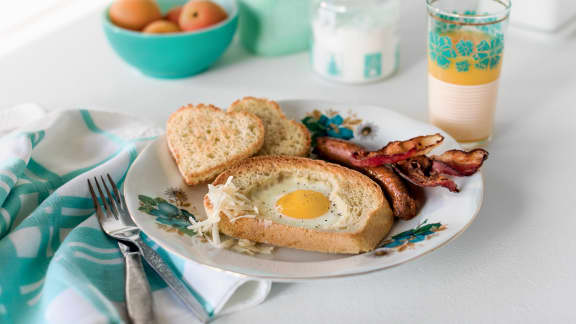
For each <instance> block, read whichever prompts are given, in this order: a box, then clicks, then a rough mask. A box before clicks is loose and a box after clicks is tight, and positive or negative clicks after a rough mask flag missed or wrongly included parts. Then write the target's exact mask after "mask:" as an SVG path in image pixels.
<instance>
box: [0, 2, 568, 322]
mask: <svg viewBox="0 0 576 324" xmlns="http://www.w3.org/2000/svg"><path fill="white" fill-rule="evenodd" d="M405 3H406V2H405ZM403 14H404V16H403V20H402V28H401V32H402V38H403V42H402V47H401V59H402V61H401V68H400V70H399V71H398V73H397V75H396V76H394V77H393V78H391V79H390V80H387V81H385V82H381V83H376V84H371V85H365V86H344V85H337V84H332V83H328V82H325V81H323V80H321V79H319V78H317V77H316V76H315V75H313V74H312V73H311V72H310V67H309V65H308V58H307V55H306V54H298V55H293V56H286V57H278V58H259V57H253V56H249V55H248V54H246V53H245V52H244V51H243V50H242V49H240V48H239V47H237V46H233V47H232V48H230V50H229V51H228V52H227V53H226V55H225V56H224V57H223V58H222V59H221V60H220V61H219V62H218V64H217V65H216V66H215V67H214V68H212V69H211V70H209V71H208V72H206V73H204V74H202V75H199V76H196V77H194V78H190V79H185V80H173V81H165V80H155V79H150V78H146V77H143V76H141V75H139V74H138V73H136V72H134V71H133V70H132V69H130V68H129V67H128V66H127V65H125V64H124V63H123V62H121V61H120V60H119V59H118V58H117V57H116V56H115V55H114V53H113V52H112V51H111V49H110V48H109V47H108V46H107V44H106V40H105V38H104V35H103V33H102V32H101V28H100V21H99V19H100V13H98V12H95V13H92V14H90V15H88V16H86V17H82V18H80V19H78V20H77V21H76V22H74V23H73V24H71V25H68V26H67V27H65V28H63V29H61V30H59V31H57V32H55V33H52V34H51V35H49V36H47V37H44V38H43V39H41V40H37V41H35V42H34V43H32V44H30V45H28V46H26V47H23V48H20V49H19V50H17V51H15V52H13V53H12V54H10V55H8V56H5V57H3V58H0V109H1V108H3V107H8V106H11V105H14V104H19V103H23V102H37V103H40V104H42V105H43V106H44V107H47V108H49V109H66V108H79V107H92V108H94V107H105V109H108V110H115V111H122V112H126V113H131V114H136V115H139V116H141V117H143V118H148V119H152V120H154V121H155V122H157V123H158V124H159V125H161V124H163V123H164V121H165V120H166V118H167V116H168V114H169V113H170V112H172V111H174V110H175V109H177V108H178V107H179V106H180V105H182V104H186V103H198V102H207V103H214V104H217V105H221V106H223V107H226V106H227V105H228V104H229V103H231V102H232V101H233V100H234V99H236V98H239V97H242V96H245V95H254V96H265V97H270V98H273V99H283V98H316V99H329V100H336V101H343V102H348V103H351V104H354V103H359V104H360V103H361V104H375V105H381V106H384V107H388V108H390V109H393V110H396V111H399V112H402V113H404V114H406V115H408V116H411V117H414V118H417V119H422V120H425V119H426V62H425V42H426V41H425V38H426V14H425V11H424V6H423V4H422V3H421V2H410V3H409V4H406V5H405V7H404V13H403ZM575 57H576V39H574V38H572V39H567V40H564V41H554V42H546V41H542V40H536V39H530V38H526V37H525V36H519V34H515V33H513V32H512V33H510V35H509V37H508V39H507V44H506V57H505V59H504V68H503V75H502V79H501V86H500V91H501V95H500V99H499V106H498V113H497V124H496V134H495V140H494V142H493V143H492V144H491V145H490V147H489V151H490V153H491V154H490V159H489V160H488V161H487V163H486V164H485V166H484V168H483V172H484V175H485V179H486V195H485V201H484V206H483V207H482V211H481V212H480V215H479V216H478V218H477V220H476V221H475V222H474V224H473V225H472V226H471V227H470V228H469V229H468V230H467V231H466V232H465V233H464V234H463V235H462V236H461V237H460V238H458V239H457V240H455V241H453V242H452V243H451V244H449V245H448V246H446V247H443V248H442V249H439V250H438V251H436V252H434V253H432V254H429V255H426V256H424V257H422V258H420V259H418V260H415V261H413V262H410V263H408V264H405V265H402V266H400V267H396V268H393V269H390V270H386V271H381V272H377V273H374V274H370V275H365V276H362V277H354V278H351V279H338V280H328V281H317V282H310V283H302V284H275V285H274V286H273V288H272V292H271V294H270V297H269V299H268V300H267V301H266V302H264V303H263V304H261V305H260V306H258V307H255V308H252V309H249V310H246V311H243V312H241V313H235V314H232V315H229V316H225V317H222V318H219V319H217V320H215V321H214V323H297V322H298V323H376V322H377V323H384V322H389V323H416V322H418V323H516V322H518V323H549V322H556V323H567V322H572V323H576V303H575V301H576V297H575V292H576V211H575V209H576V208H575V207H574V201H575V200H576V189H575V184H576V165H575V161H576V150H575V149H574V147H575V144H574V138H575V136H576V100H575V99H576V69H575V68H576V63H575V60H574V58H575ZM101 109H103V108H101Z"/></svg>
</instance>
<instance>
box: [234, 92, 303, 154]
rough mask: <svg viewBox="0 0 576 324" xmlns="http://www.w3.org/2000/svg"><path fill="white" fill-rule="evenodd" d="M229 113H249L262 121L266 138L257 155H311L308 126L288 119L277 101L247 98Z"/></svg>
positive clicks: (235, 105) (241, 100)
mask: <svg viewBox="0 0 576 324" xmlns="http://www.w3.org/2000/svg"><path fill="white" fill-rule="evenodd" d="M227 111H230V112H237V111H247V112H251V113H253V114H254V115H256V116H258V117H259V118H260V119H262V122H263V123H264V128H265V129H266V138H265V139H264V145H263V146H262V148H261V149H260V151H259V152H258V153H257V155H292V156H308V154H309V153H310V132H308V129H307V128H306V126H304V125H303V124H302V123H300V122H297V121H294V120H290V119H287V118H286V116H285V115H284V113H283V112H282V109H280V106H279V105H278V103H276V102H275V101H272V100H268V99H262V98H254V97H245V98H242V99H240V100H236V101H235V102H234V103H233V104H232V105H231V106H230V107H229V108H228V110H227Z"/></svg>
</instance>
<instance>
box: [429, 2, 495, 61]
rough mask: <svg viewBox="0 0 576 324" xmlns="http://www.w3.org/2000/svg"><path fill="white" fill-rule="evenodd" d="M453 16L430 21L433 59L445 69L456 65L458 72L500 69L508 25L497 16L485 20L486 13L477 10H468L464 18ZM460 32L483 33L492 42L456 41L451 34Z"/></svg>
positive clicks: (430, 44)
mask: <svg viewBox="0 0 576 324" xmlns="http://www.w3.org/2000/svg"><path fill="white" fill-rule="evenodd" d="M453 14H454V15H451V14H437V15H436V19H431V20H430V32H429V38H428V50H429V52H428V53H429V57H430V60H431V61H432V62H434V63H435V64H436V65H438V66H439V67H441V68H443V69H448V68H450V67H451V64H455V67H456V70H457V71H458V72H468V71H470V68H471V67H475V68H476V69H481V70H487V69H496V68H498V67H499V64H500V61H501V60H502V54H503V51H504V35H503V32H502V28H503V24H505V22H497V21H496V20H497V18H496V17H494V16H489V15H487V16H486V17H482V15H483V13H481V12H480V13H479V12H476V11H474V10H469V11H466V12H464V13H463V15H461V16H456V15H455V14H458V12H453ZM467 16H470V17H469V18H468V17H467ZM466 24H470V25H466ZM483 24H485V25H483ZM463 28H466V29H463ZM459 30H462V31H467V32H468V31H470V32H477V33H483V34H485V35H486V36H487V38H488V39H487V40H482V41H479V42H474V41H473V40H467V39H461V40H458V42H456V41H454V42H453V41H452V39H451V38H450V37H449V36H447V34H448V35H449V34H450V32H453V31H459Z"/></svg>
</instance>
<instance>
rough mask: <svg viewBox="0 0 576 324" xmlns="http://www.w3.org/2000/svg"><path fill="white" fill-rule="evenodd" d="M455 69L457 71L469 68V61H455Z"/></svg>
mask: <svg viewBox="0 0 576 324" xmlns="http://www.w3.org/2000/svg"><path fill="white" fill-rule="evenodd" d="M456 70H458V72H467V71H468V70H470V63H468V61H460V62H456Z"/></svg>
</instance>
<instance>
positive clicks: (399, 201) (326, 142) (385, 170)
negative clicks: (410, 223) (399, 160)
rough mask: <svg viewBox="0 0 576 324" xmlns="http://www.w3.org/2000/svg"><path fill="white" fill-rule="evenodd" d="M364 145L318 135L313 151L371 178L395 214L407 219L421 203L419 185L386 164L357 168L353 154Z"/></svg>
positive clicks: (421, 192)
mask: <svg viewBox="0 0 576 324" xmlns="http://www.w3.org/2000/svg"><path fill="white" fill-rule="evenodd" d="M362 149H363V148H362V147H361V146H359V145H356V144H354V143H352V142H349V141H345V140H341V139H336V138H331V137H318V139H317V140H316V147H315V152H316V153H317V154H318V155H319V156H320V157H322V158H324V159H326V160H328V161H332V162H336V163H339V164H342V165H344V166H347V167H351V168H354V169H356V170H358V171H360V172H362V173H364V174H366V175H367V176H369V177H370V178H371V179H372V180H374V181H375V182H376V183H377V184H378V185H380V188H382V191H383V192H384V195H385V196H386V198H387V200H388V202H389V203H390V206H391V207H392V211H393V212H394V216H396V217H398V218H400V219H404V220H408V219H412V218H414V217H415V216H416V215H418V212H419V211H420V208H422V205H423V204H424V200H425V197H424V192H423V191H422V189H421V188H419V187H417V186H414V185H412V184H411V183H409V182H407V181H405V180H404V179H402V177H400V176H399V175H397V174H396V172H394V170H392V169H391V168H390V167H389V166H386V165H383V166H379V167H371V168H360V167H355V166H354V165H353V164H352V160H353V158H352V153H354V152H356V151H358V150H362Z"/></svg>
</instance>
